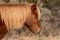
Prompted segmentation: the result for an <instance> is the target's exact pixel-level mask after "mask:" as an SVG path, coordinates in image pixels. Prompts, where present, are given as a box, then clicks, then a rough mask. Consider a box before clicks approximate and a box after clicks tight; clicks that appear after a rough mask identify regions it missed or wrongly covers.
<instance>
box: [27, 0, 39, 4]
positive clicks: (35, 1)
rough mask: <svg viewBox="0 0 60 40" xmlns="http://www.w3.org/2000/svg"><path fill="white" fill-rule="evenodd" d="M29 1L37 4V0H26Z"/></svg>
mask: <svg viewBox="0 0 60 40" xmlns="http://www.w3.org/2000/svg"><path fill="white" fill-rule="evenodd" d="M27 1H28V2H29V3H35V4H37V1H38V0H27Z"/></svg>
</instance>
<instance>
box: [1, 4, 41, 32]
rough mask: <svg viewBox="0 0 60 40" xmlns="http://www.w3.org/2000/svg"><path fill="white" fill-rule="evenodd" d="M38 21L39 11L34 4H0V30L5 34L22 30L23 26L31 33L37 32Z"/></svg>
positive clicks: (38, 27)
mask: <svg viewBox="0 0 60 40" xmlns="http://www.w3.org/2000/svg"><path fill="white" fill-rule="evenodd" d="M39 19H40V11H39V9H38V7H37V6H36V5H35V4H0V29H1V30H3V29H4V30H3V31H5V33H6V32H7V31H10V30H13V29H19V28H22V26H23V24H25V25H26V26H27V27H28V28H29V29H30V30H31V31H32V32H39V31H40V30H41V28H40V25H39ZM1 30H0V32H1Z"/></svg>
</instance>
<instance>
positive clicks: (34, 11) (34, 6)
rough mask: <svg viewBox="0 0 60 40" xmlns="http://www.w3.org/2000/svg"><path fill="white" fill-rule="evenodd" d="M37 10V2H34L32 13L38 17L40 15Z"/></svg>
mask: <svg viewBox="0 0 60 40" xmlns="http://www.w3.org/2000/svg"><path fill="white" fill-rule="evenodd" d="M36 10H37V6H36V4H33V5H32V6H31V14H34V15H35V17H36V18H38V15H37V12H36Z"/></svg>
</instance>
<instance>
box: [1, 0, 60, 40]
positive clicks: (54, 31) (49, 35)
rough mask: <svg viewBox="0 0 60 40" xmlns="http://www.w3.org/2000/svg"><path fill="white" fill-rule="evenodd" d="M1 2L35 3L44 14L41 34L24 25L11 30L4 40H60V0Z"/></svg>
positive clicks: (13, 1) (8, 1)
mask: <svg viewBox="0 0 60 40" xmlns="http://www.w3.org/2000/svg"><path fill="white" fill-rule="evenodd" d="M0 3H35V4H37V5H38V7H39V9H40V11H41V15H42V16H41V20H40V23H41V27H42V30H41V32H40V33H39V34H34V33H32V32H31V31H30V30H29V29H28V28H26V27H23V28H22V29H18V30H13V31H10V32H9V33H7V34H6V36H5V37H4V38H3V40H60V0H0Z"/></svg>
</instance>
